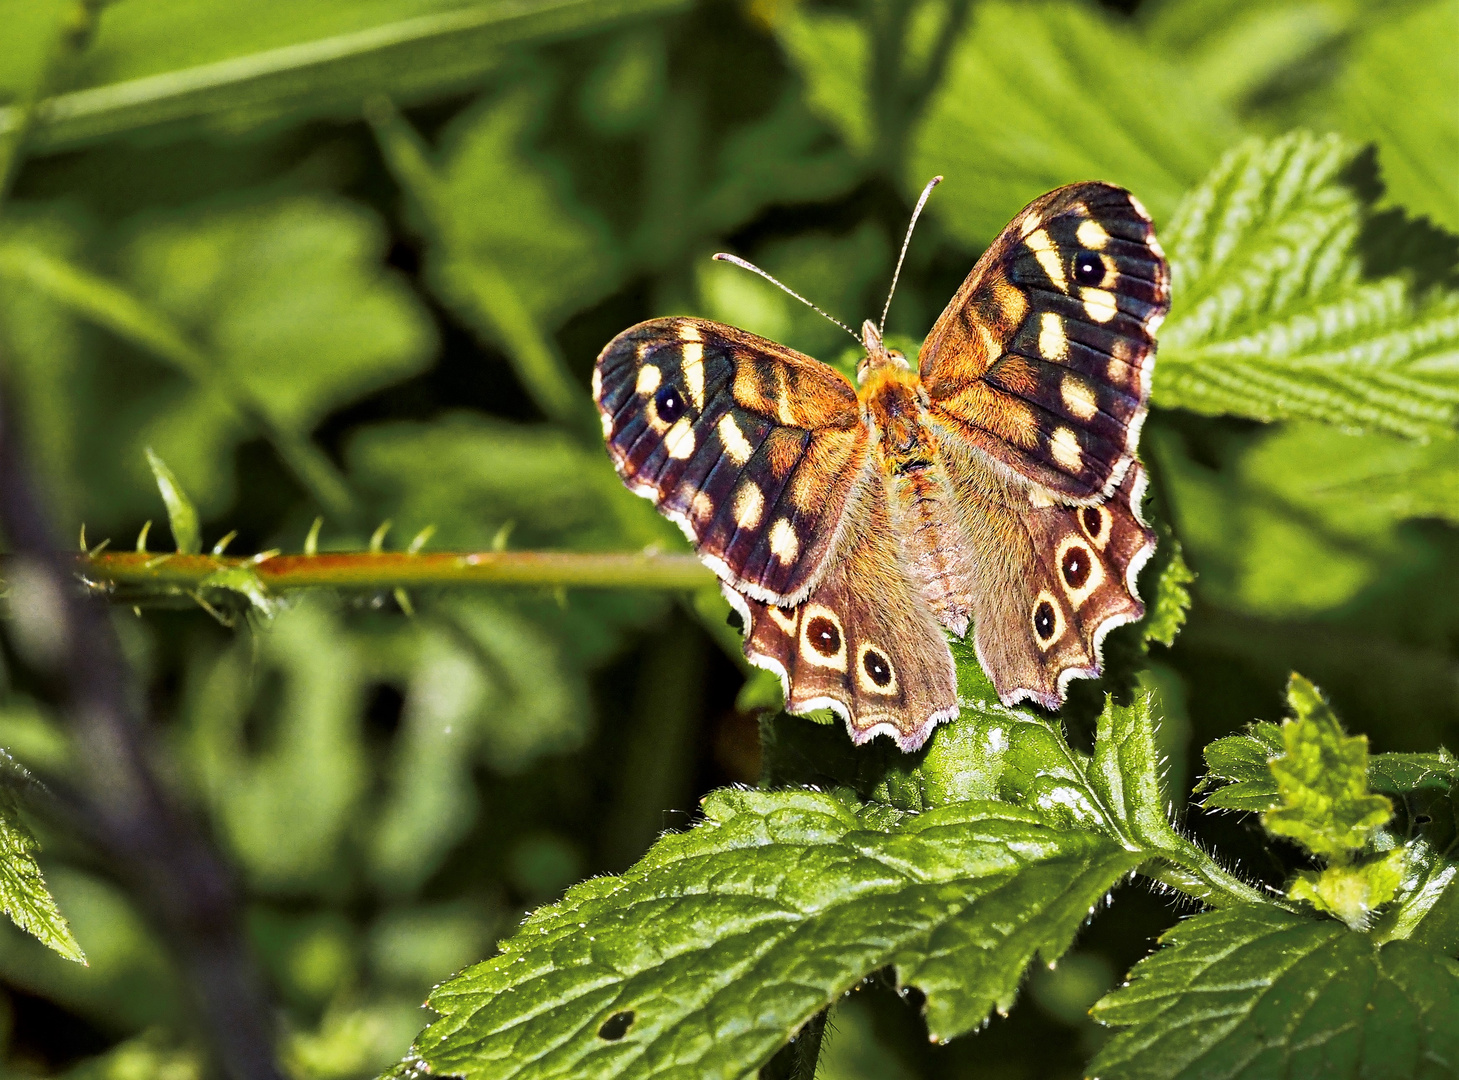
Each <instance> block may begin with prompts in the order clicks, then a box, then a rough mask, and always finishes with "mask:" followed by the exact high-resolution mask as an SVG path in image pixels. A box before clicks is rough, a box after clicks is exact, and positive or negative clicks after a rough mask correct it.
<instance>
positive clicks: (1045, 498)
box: [1028, 487, 1054, 510]
mask: <svg viewBox="0 0 1459 1080" xmlns="http://www.w3.org/2000/svg"><path fill="white" fill-rule="evenodd" d="M1028 505H1029V506H1032V507H1033V508H1034V509H1035V510H1047V509H1048V508H1049V507H1051V506H1053V505H1054V497H1053V496H1052V495H1050V494H1049V493H1048V492H1047V491H1045V490H1044V489H1043V488H1041V487H1031V488H1029V489H1028Z"/></svg>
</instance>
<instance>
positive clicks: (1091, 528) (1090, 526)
mask: <svg viewBox="0 0 1459 1080" xmlns="http://www.w3.org/2000/svg"><path fill="white" fill-rule="evenodd" d="M1080 513H1082V514H1083V515H1084V531H1085V532H1087V533H1088V534H1089V535H1090V536H1092V537H1094V538H1095V539H1096V540H1097V539H1098V538H1099V531H1100V529H1101V528H1102V527H1103V525H1104V523H1103V522H1102V521H1101V520H1100V518H1099V511H1098V510H1096V509H1095V508H1094V507H1092V506H1086V507H1085V508H1084V509H1083V510H1081V511H1080Z"/></svg>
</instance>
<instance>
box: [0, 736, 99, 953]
mask: <svg viewBox="0 0 1459 1080" xmlns="http://www.w3.org/2000/svg"><path fill="white" fill-rule="evenodd" d="M0 774H3V775H0V910H3V911H4V912H5V914H6V915H8V916H10V920H11V922H13V923H15V925H16V926H18V927H20V928H21V929H22V930H24V931H25V932H26V933H28V934H32V935H34V936H35V938H36V939H37V940H39V941H40V942H41V943H42V944H44V945H46V946H48V947H49V948H51V949H54V950H55V951H56V952H58V953H60V954H61V955H62V956H64V957H65V958H66V959H67V960H75V961H76V962H77V963H79V964H84V963H86V954H85V953H83V952H82V951H81V945H80V944H79V943H78V942H77V940H76V938H75V935H73V934H72V933H71V927H70V925H69V924H68V923H67V922H66V918H65V916H63V915H62V914H61V910H60V908H59V907H57V906H56V901H55V899H54V898H53V897H52V896H51V893H50V890H49V889H47V888H46V882H45V878H44V877H42V876H41V868H40V865H39V864H38V863H37V862H36V858H35V856H36V852H37V851H39V850H40V845H39V844H38V843H36V839H35V837H34V836H32V835H31V832H30V830H29V829H27V828H26V827H25V823H24V822H22V821H21V820H20V805H19V800H18V799H17V798H16V789H17V788H24V787H26V786H29V785H31V784H34V783H35V781H34V780H33V779H32V778H31V776H30V774H29V773H28V772H27V771H26V770H25V769H24V768H22V767H21V766H20V765H18V764H17V763H16V762H15V760H14V759H13V758H12V757H11V756H10V755H9V754H7V753H6V752H5V751H3V750H0Z"/></svg>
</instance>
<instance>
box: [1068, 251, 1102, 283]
mask: <svg viewBox="0 0 1459 1080" xmlns="http://www.w3.org/2000/svg"><path fill="white" fill-rule="evenodd" d="M1074 280H1075V281H1077V282H1079V284H1081V285H1098V284H1099V283H1100V282H1101V281H1103V280H1104V262H1103V260H1101V259H1100V257H1099V256H1098V255H1096V254H1095V253H1094V252H1092V251H1082V250H1081V251H1076V252H1075V253H1074Z"/></svg>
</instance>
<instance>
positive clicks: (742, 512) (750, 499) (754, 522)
mask: <svg viewBox="0 0 1459 1080" xmlns="http://www.w3.org/2000/svg"><path fill="white" fill-rule="evenodd" d="M734 512H735V524H736V525H738V526H739V527H740V528H742V529H753V528H756V527H757V526H758V525H759V524H760V515H761V514H763V513H764V512H765V495H764V493H763V492H761V490H760V486H759V485H758V484H756V483H755V481H753V480H746V481H745V482H744V483H742V484H741V485H740V489H739V490H738V491H736V492H735V505H734Z"/></svg>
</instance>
